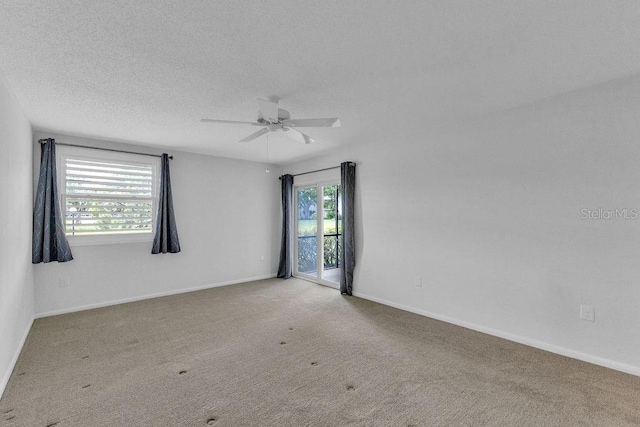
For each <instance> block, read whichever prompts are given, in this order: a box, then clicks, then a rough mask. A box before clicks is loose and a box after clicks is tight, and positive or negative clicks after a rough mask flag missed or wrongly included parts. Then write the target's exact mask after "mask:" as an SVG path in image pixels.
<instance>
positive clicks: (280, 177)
mask: <svg viewBox="0 0 640 427" xmlns="http://www.w3.org/2000/svg"><path fill="white" fill-rule="evenodd" d="M338 168H340V166H331V167H330V168H324V169H316V170H314V171H309V172H301V173H297V174H295V175H292V176H300V175H307V174H310V173H316V172H323V171H328V170H331V169H338ZM283 176H284V175H280V176H279V177H278V179H282V177H283Z"/></svg>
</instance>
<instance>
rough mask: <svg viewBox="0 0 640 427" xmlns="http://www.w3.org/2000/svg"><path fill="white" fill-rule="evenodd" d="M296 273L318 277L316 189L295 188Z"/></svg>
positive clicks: (312, 187) (309, 277)
mask: <svg viewBox="0 0 640 427" xmlns="http://www.w3.org/2000/svg"><path fill="white" fill-rule="evenodd" d="M295 195H296V215H295V218H296V224H295V228H296V234H297V235H296V272H297V274H298V275H300V276H303V277H306V278H308V279H316V278H317V276H318V188H317V186H310V187H296V191H295Z"/></svg>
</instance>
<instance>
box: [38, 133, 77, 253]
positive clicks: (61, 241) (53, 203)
mask: <svg viewBox="0 0 640 427" xmlns="http://www.w3.org/2000/svg"><path fill="white" fill-rule="evenodd" d="M39 142H40V144H41V145H40V149H41V155H40V176H39V177H38V189H37V190H36V201H35V204H34V206H33V241H32V244H31V252H32V253H31V261H32V262H33V263H34V264H39V263H41V262H51V261H58V262H67V261H71V260H72V259H73V255H71V248H69V242H68V241H67V237H66V236H65V235H64V219H63V216H62V214H61V213H60V205H59V204H58V184H57V181H56V141H55V140H54V139H52V138H49V139H41V140H40V141H39Z"/></svg>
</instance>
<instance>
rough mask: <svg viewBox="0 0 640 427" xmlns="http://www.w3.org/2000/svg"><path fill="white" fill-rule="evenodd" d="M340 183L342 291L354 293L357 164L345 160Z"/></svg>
mask: <svg viewBox="0 0 640 427" xmlns="http://www.w3.org/2000/svg"><path fill="white" fill-rule="evenodd" d="M340 185H341V186H342V195H341V197H342V240H343V243H342V248H341V251H342V277H341V278H340V293H341V294H347V295H351V294H352V286H353V269H354V267H355V265H356V254H355V217H354V204H355V202H354V200H355V192H356V164H355V163H351V162H344V163H342V164H341V165H340Z"/></svg>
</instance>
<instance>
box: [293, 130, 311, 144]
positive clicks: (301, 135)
mask: <svg viewBox="0 0 640 427" xmlns="http://www.w3.org/2000/svg"><path fill="white" fill-rule="evenodd" d="M289 130H292V131H293V132H287V135H288V136H290V137H291V138H293V139H295V140H296V141H300V142H304V143H305V144H311V143H312V142H316V140H315V139H313V138H311V137H310V136H309V135H306V134H304V133H302V132H300V131H299V130H298V129H294V128H289Z"/></svg>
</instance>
